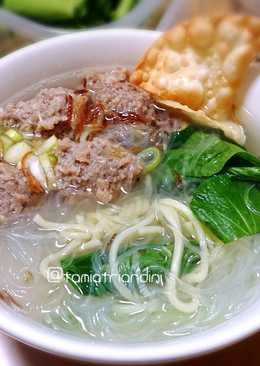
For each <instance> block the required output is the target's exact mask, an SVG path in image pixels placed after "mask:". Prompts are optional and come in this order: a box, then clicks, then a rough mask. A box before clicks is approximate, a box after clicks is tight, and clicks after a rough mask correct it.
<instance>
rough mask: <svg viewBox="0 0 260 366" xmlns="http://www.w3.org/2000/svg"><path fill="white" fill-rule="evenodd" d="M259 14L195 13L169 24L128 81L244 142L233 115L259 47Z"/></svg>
mask: <svg viewBox="0 0 260 366" xmlns="http://www.w3.org/2000/svg"><path fill="white" fill-rule="evenodd" d="M259 39H260V19H259V18H256V17H250V16H242V15H229V16H224V17H198V18H193V19H191V20H190V21H186V22H184V23H181V24H180V25H177V26H176V27H174V28H172V29H171V30H169V31H168V32H166V33H165V34H163V36H162V37H161V38H160V39H159V40H158V41H156V42H155V43H154V45H153V46H152V47H151V48H150V49H149V50H148V51H147V53H146V54H145V56H144V57H143V59H142V60H141V61H140V62H139V64H138V65H137V67H136V70H135V71H134V72H133V74H132V75H131V81H132V82H133V83H135V84H136V85H139V86H141V87H142V88H144V89H146V90H147V91H149V92H150V93H152V94H153V95H154V96H155V98H156V99H157V101H158V102H160V103H161V104H162V105H165V106H167V107H169V108H173V109H177V110H181V111H182V112H183V113H185V114H186V115H188V116H189V117H190V118H191V119H192V120H193V121H194V122H196V123H199V124H201V125H204V126H209V127H212V128H218V129H221V130H223V131H224V133H225V134H226V136H227V137H229V138H232V139H233V140H235V141H236V142H237V143H240V144H244V142H245V134H244V131H243V128H242V126H240V125H239V124H238V123H235V122H231V121H232V120H234V108H235V101H236V96H237V94H238V91H239V88H240V87H241V84H242V81H243V79H244V77H245V76H246V73H247V70H248V67H249V64H250V63H251V61H252V60H253V59H254V58H255V57H256V54H257V51H258V50H259V45H260V42H259Z"/></svg>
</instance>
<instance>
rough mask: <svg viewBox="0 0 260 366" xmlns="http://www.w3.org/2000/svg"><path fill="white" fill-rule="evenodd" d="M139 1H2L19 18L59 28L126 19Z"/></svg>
mask: <svg viewBox="0 0 260 366" xmlns="http://www.w3.org/2000/svg"><path fill="white" fill-rule="evenodd" d="M138 1H139V0H40V1H36V0H3V6H4V7H5V8H7V9H9V10H11V11H14V12H16V13H19V14H21V15H24V16H27V17H30V18H34V19H36V20H39V21H43V22H45V23H50V24H53V25H59V26H69V27H84V26H86V25H99V24H104V23H107V22H111V21H114V20H118V19H120V18H121V17H123V16H125V15H126V14H127V13H128V12H129V11H130V10H131V9H132V8H133V7H134V6H135V5H136V4H137V3H138Z"/></svg>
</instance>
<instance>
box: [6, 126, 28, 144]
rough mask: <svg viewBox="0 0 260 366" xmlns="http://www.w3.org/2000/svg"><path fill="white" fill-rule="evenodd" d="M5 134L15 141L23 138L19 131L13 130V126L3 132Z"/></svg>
mask: <svg viewBox="0 0 260 366" xmlns="http://www.w3.org/2000/svg"><path fill="white" fill-rule="evenodd" d="M5 135H6V136H8V137H9V138H10V139H11V140H13V141H14V142H15V143H17V142H20V141H22V140H23V139H24V137H23V135H21V134H20V133H19V132H17V131H16V130H14V129H13V128H10V129H9V130H7V131H6V132H5Z"/></svg>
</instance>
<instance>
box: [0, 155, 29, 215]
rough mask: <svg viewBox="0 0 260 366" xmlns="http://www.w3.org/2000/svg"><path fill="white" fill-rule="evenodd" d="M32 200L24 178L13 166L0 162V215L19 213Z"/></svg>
mask: <svg viewBox="0 0 260 366" xmlns="http://www.w3.org/2000/svg"><path fill="white" fill-rule="evenodd" d="M31 201H32V195H31V193H30V192H29V189H28V186H27V183H26V179H25V178H24V176H23V175H22V173H21V172H20V171H19V170H18V169H17V168H15V167H13V166H11V165H9V164H6V163H3V162H0V217H2V219H3V218H4V219H6V218H8V217H9V216H12V215H16V214H19V213H21V211H22V210H23V209H24V208H25V207H26V206H27V205H28V204H29V203H30V202H31Z"/></svg>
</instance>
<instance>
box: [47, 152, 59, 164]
mask: <svg viewBox="0 0 260 366" xmlns="http://www.w3.org/2000/svg"><path fill="white" fill-rule="evenodd" d="M48 157H49V160H50V163H51V165H52V167H55V165H56V164H57V162H58V158H57V156H55V155H54V154H52V153H49V154H48Z"/></svg>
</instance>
